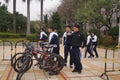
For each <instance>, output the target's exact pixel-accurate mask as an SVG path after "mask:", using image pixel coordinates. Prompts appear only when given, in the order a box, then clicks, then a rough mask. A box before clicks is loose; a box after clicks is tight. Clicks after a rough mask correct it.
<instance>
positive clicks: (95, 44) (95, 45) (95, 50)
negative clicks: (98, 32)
mask: <svg viewBox="0 0 120 80" xmlns="http://www.w3.org/2000/svg"><path fill="white" fill-rule="evenodd" d="M96 48H97V43H93V51H94V52H95V55H96V57H98V52H97V49H96Z"/></svg>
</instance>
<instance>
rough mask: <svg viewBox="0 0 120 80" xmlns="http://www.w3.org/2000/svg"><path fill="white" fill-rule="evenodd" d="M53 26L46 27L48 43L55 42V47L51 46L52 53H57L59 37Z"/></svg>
mask: <svg viewBox="0 0 120 80" xmlns="http://www.w3.org/2000/svg"><path fill="white" fill-rule="evenodd" d="M54 30H55V29H54V28H53V27H49V28H48V32H49V33H50V35H49V44H55V45H57V47H55V48H53V53H56V54H59V38H58V34H57V32H55V31H54Z"/></svg>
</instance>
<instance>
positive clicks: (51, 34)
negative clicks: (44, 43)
mask: <svg viewBox="0 0 120 80" xmlns="http://www.w3.org/2000/svg"><path fill="white" fill-rule="evenodd" d="M53 35H57V36H58V34H57V33H56V32H51V33H50V35H49V43H50V42H51V39H52V37H53Z"/></svg>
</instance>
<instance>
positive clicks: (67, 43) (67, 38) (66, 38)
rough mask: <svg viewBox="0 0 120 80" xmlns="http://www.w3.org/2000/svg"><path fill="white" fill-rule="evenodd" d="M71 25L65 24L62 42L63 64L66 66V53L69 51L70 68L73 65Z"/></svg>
mask: <svg viewBox="0 0 120 80" xmlns="http://www.w3.org/2000/svg"><path fill="white" fill-rule="evenodd" d="M71 35H72V31H71V26H69V25H68V26H66V32H65V33H64V34H63V37H62V43H63V45H64V60H65V66H67V58H68V53H70V68H72V66H73V58H72V55H71V42H72V36H71Z"/></svg>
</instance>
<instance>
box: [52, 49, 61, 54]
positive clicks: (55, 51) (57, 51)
mask: <svg viewBox="0 0 120 80" xmlns="http://www.w3.org/2000/svg"><path fill="white" fill-rule="evenodd" d="M59 50H60V47H56V48H53V51H52V52H53V53H55V54H60V52H59Z"/></svg>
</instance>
